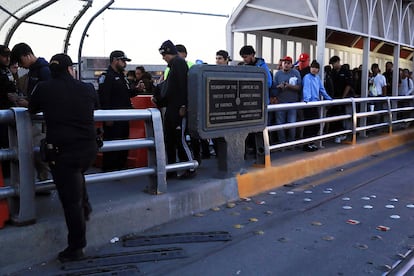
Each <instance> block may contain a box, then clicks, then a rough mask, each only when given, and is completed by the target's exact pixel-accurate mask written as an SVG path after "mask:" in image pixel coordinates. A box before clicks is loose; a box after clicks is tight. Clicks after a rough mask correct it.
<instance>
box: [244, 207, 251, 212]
mask: <svg viewBox="0 0 414 276" xmlns="http://www.w3.org/2000/svg"><path fill="white" fill-rule="evenodd" d="M251 209H252V207H249V206H246V207H244V208H243V210H246V211H250V210H251Z"/></svg>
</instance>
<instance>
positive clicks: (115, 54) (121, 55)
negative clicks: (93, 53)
mask: <svg viewBox="0 0 414 276" xmlns="http://www.w3.org/2000/svg"><path fill="white" fill-rule="evenodd" d="M114 59H121V60H123V61H131V59H129V58H128V57H127V56H126V55H125V53H124V52H123V51H120V50H115V51H113V52H112V53H111V55H110V56H109V60H110V61H112V60H114Z"/></svg>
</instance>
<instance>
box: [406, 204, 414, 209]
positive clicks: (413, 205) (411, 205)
mask: <svg viewBox="0 0 414 276" xmlns="http://www.w3.org/2000/svg"><path fill="white" fill-rule="evenodd" d="M405 207H407V208H414V204H407V205H405Z"/></svg>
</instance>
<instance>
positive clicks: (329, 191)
mask: <svg viewBox="0 0 414 276" xmlns="http://www.w3.org/2000/svg"><path fill="white" fill-rule="evenodd" d="M323 193H324V194H330V193H332V190H324V191H323Z"/></svg>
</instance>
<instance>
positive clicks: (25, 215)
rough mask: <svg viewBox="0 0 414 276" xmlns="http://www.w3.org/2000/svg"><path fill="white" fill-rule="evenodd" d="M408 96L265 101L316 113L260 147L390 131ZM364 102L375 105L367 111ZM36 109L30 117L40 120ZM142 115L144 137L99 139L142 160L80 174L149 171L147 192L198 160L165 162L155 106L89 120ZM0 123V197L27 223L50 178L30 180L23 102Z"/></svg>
mask: <svg viewBox="0 0 414 276" xmlns="http://www.w3.org/2000/svg"><path fill="white" fill-rule="evenodd" d="M413 103H414V97H413V96H405V97H397V96H396V97H375V98H348V99H340V100H333V101H319V102H309V103H303V102H298V103H289V104H275V105H269V106H268V112H269V113H271V112H277V111H281V110H291V109H296V110H300V109H305V108H312V107H317V108H319V118H317V119H312V120H303V121H297V122H295V123H286V124H281V125H269V126H268V127H267V128H266V129H265V131H264V133H263V134H265V135H264V136H263V137H264V138H265V139H264V151H265V152H267V153H270V151H276V150H280V149H283V148H287V147H292V146H296V145H302V144H306V143H311V142H317V141H318V142H320V143H321V144H320V145H322V142H323V141H325V140H328V139H333V138H335V137H338V136H341V135H348V136H349V137H350V138H351V141H352V143H353V144H355V143H356V139H357V136H358V135H357V134H359V135H360V136H366V132H367V131H371V130H374V129H378V128H387V132H388V133H390V134H391V133H392V131H393V129H394V126H396V125H398V124H405V123H409V122H412V121H413V120H414V116H413V113H414V112H413V111H414V104H413ZM370 105H375V107H376V110H373V111H368V109H369V108H368V107H369V106H370ZM333 106H343V107H344V110H345V112H344V113H343V114H339V115H335V116H326V110H327V109H329V108H331V107H333ZM42 119H43V117H42V115H40V114H38V115H36V117H35V120H42ZM123 120H143V121H144V122H145V133H146V137H145V138H139V139H126V140H112V141H105V142H104V145H103V147H102V148H101V152H106V151H115V150H129V149H138V148H146V149H147V150H148V166H147V167H140V168H133V169H125V170H120V171H115V172H105V173H93V174H87V175H86V176H85V179H86V182H87V183H96V182H103V181H111V180H115V179H116V180H119V179H126V178H132V177H137V176H148V177H149V180H150V181H149V187H148V188H149V189H148V190H149V192H150V193H153V194H159V193H164V192H166V191H167V182H166V173H167V172H170V171H178V170H185V169H192V168H196V167H197V166H198V163H197V161H193V160H190V161H188V162H181V163H174V164H168V165H167V164H166V156H165V145H164V133H163V126H162V119H161V113H160V112H159V111H158V110H157V109H155V108H149V109H129V110H97V111H95V121H97V122H100V121H123ZM333 122H341V123H344V124H343V126H344V128H342V129H341V130H339V131H334V132H327V133H325V132H324V125H325V124H327V123H333ZM0 124H7V125H8V129H9V144H10V147H9V148H7V149H0V161H3V160H11V170H10V171H11V175H10V184H9V185H8V186H6V187H0V199H4V198H9V203H10V205H9V206H10V214H11V218H12V221H13V222H14V223H16V224H27V223H31V222H33V221H35V220H36V215H35V209H36V208H35V192H36V191H43V190H50V189H54V188H55V187H54V183H53V181H52V180H47V181H42V182H35V180H34V179H35V177H34V175H35V172H34V166H33V155H34V152H35V151H36V150H38V148H33V141H32V135H31V129H32V118H31V117H30V115H29V114H28V112H27V110H26V108H12V109H9V110H0ZM310 125H319V126H320V128H319V133H318V135H316V136H314V137H309V138H302V139H296V140H294V141H289V142H286V143H275V144H270V143H269V138H268V135H269V134H270V133H272V132H275V131H278V130H286V129H290V128H296V129H300V128H302V127H305V126H310Z"/></svg>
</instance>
